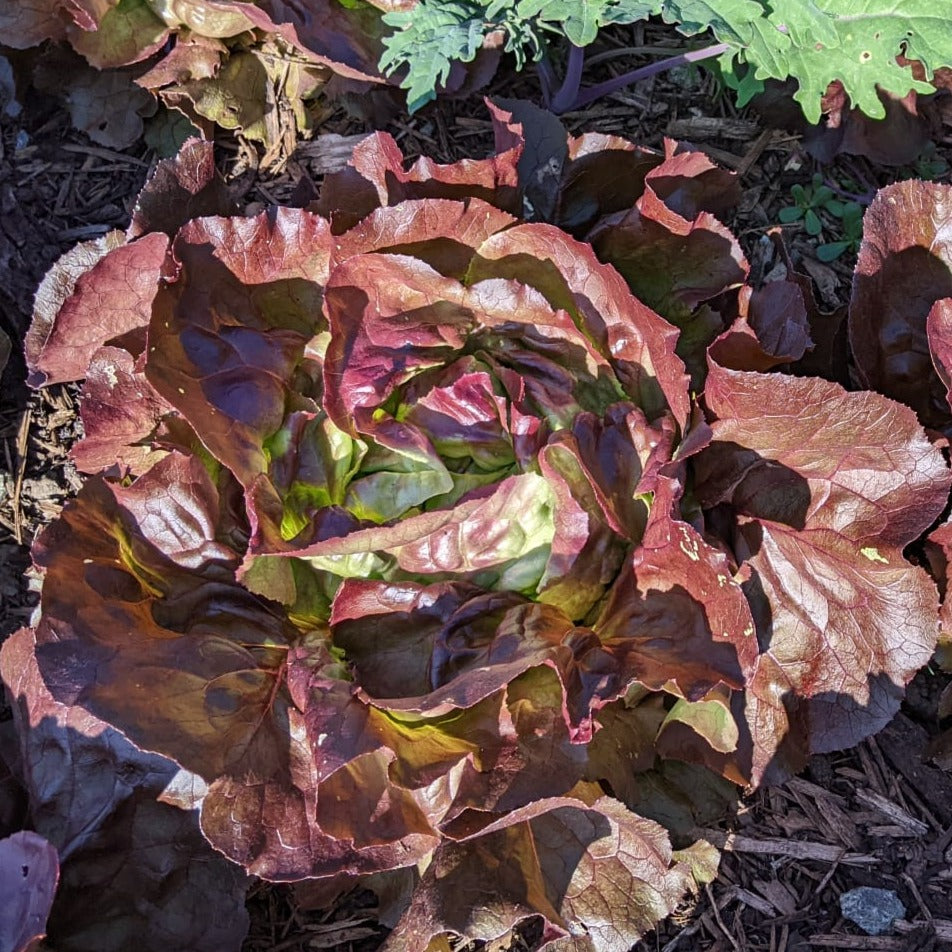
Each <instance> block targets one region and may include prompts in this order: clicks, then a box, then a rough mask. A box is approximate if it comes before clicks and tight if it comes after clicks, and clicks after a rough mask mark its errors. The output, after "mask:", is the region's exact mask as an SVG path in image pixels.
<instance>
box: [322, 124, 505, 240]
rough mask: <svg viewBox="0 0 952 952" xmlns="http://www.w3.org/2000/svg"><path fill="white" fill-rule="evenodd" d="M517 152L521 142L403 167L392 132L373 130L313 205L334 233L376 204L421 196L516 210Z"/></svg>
mask: <svg viewBox="0 0 952 952" xmlns="http://www.w3.org/2000/svg"><path fill="white" fill-rule="evenodd" d="M520 153H521V146H514V147H512V148H510V149H508V150H507V151H505V152H502V153H501V154H499V155H495V156H492V157H491V158H488V159H461V160H460V161H459V162H454V163H453V164H451V165H440V164H438V163H436V162H434V161H433V160H432V159H428V158H425V157H424V158H419V159H417V160H416V162H414V163H413V165H412V166H411V167H410V168H409V169H408V170H405V169H404V158H403V153H402V152H401V151H400V147H399V146H398V145H397V143H396V142H395V141H394V139H393V138H392V137H391V136H389V135H388V134H386V133H382V132H378V133H376V134H375V135H372V136H368V137H367V138H366V139H364V140H363V141H362V142H359V143H358V144H357V146H356V147H355V149H354V154H353V156H352V158H351V160H350V164H349V166H348V168H346V169H345V170H344V171H342V172H336V173H334V174H332V175H329V176H328V177H327V178H326V179H325V181H324V185H323V188H322V189H321V195H320V198H319V200H318V201H317V203H316V205H315V208H314V210H315V211H317V212H320V213H321V214H322V215H324V216H325V217H327V218H331V219H332V221H333V225H334V232H335V234H340V233H341V232H344V231H346V230H347V229H349V228H351V227H353V226H354V225H355V224H357V222H359V221H360V220H361V219H362V218H365V217H366V216H367V215H369V214H370V213H371V212H372V211H373V210H374V209H375V208H380V207H386V206H388V205H397V204H399V203H400V202H404V201H407V200H411V199H420V198H445V199H446V198H448V199H454V200H466V199H470V198H478V199H481V200H482V201H484V202H487V203H489V204H490V205H495V206H496V207H497V208H500V209H502V210H503V211H507V212H512V213H514V214H519V213H520V212H521V211H522V201H521V198H520V195H519V191H518V186H519V175H518V172H517V168H516V166H517V163H518V161H519V155H520Z"/></svg>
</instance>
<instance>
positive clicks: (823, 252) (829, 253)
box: [816, 241, 850, 261]
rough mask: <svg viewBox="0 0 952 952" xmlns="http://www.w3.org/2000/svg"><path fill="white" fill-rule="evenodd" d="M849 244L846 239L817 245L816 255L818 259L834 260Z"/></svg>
mask: <svg viewBox="0 0 952 952" xmlns="http://www.w3.org/2000/svg"><path fill="white" fill-rule="evenodd" d="M849 246H850V242H848V241H833V242H830V244H828V245H818V246H817V249H816V256H817V258H819V259H820V261H835V260H836V259H837V258H839V256H840V255H841V254H843V252H844V251H846V249H847V248H849Z"/></svg>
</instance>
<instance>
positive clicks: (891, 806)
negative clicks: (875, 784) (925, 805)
mask: <svg viewBox="0 0 952 952" xmlns="http://www.w3.org/2000/svg"><path fill="white" fill-rule="evenodd" d="M856 799H857V800H859V802H860V803H863V804H865V805H866V806H868V807H872V808H873V809H874V810H876V811H877V812H878V813H881V814H882V815H883V816H884V817H887V818H888V819H890V820H892V821H893V823H894V824H896V826H898V827H900V828H902V829H904V830H906V831H907V835H909V836H925V835H926V833H928V832H929V824H928V823H923V822H922V820H917V819H916V818H915V817H914V816H911V815H910V814H909V813H907V812H906V811H905V810H903V808H902V807H900V806H898V805H897V804H895V803H893V802H892V800H890V799H889V798H888V797H884V796H883V795H882V794H880V793H876V791H875V790H867V789H866V788H864V787H857V788H856Z"/></svg>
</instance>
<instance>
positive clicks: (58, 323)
mask: <svg viewBox="0 0 952 952" xmlns="http://www.w3.org/2000/svg"><path fill="white" fill-rule="evenodd" d="M167 248H168V238H166V236H165V235H159V234H154V235H146V236H145V237H143V238H141V239H140V240H138V241H134V242H132V243H131V244H127V245H121V244H118V242H117V240H116V239H110V238H108V237H107V238H105V239H101V240H100V242H96V243H95V244H89V245H83V246H81V249H82V250H81V251H80V249H74V250H73V251H70V252H67V254H66V255H65V256H64V257H63V258H61V259H60V260H59V261H58V262H57V263H56V264H55V265H53V268H52V269H51V271H50V273H49V274H48V275H47V276H46V277H45V278H44V281H43V285H41V287H40V290H39V292H38V293H37V298H36V308H35V311H34V315H33V324H32V325H31V327H30V331H29V333H28V334H27V338H26V356H27V365H28V366H29V368H30V384H31V385H32V386H42V385H44V384H51V383H62V382H64V381H68V380H81V379H82V378H83V377H85V376H86V369H87V367H88V366H89V361H90V359H91V358H92V356H93V354H95V353H96V351H97V350H99V348H100V347H102V346H103V345H104V344H107V343H109V342H110V341H112V340H114V339H115V338H118V337H122V336H123V335H125V334H128V333H129V332H130V331H135V330H138V329H139V328H142V327H146V326H147V325H148V323H149V317H150V316H151V313H152V300H153V298H154V297H155V292H156V290H157V288H158V283H159V274H160V271H161V269H162V265H163V264H164V262H165V255H166V250H167Z"/></svg>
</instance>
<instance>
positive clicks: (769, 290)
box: [708, 281, 812, 371]
mask: <svg viewBox="0 0 952 952" xmlns="http://www.w3.org/2000/svg"><path fill="white" fill-rule="evenodd" d="M739 305H740V307H739V310H740V314H739V315H738V317H737V318H736V319H735V320H734V323H733V324H731V326H730V327H729V328H728V329H727V330H726V331H724V333H723V334H721V335H720V337H718V338H717V339H716V340H715V341H714V343H713V344H711V346H710V348H709V349H708V353H709V355H710V357H711V358H712V359H713V360H714V361H716V362H717V363H718V364H720V365H721V366H722V367H725V368H727V369H728V370H758V371H766V370H772V369H773V368H774V367H777V366H778V365H780V364H792V363H796V362H797V361H798V360H800V359H801V358H802V357H803V355H804V354H805V353H806V351H807V350H808V349H809V348H811V347H812V341H811V340H810V328H809V322H808V319H807V311H806V307H805V306H804V301H803V294H802V293H801V291H800V288H798V287H797V285H796V284H795V283H794V282H792V281H773V282H771V283H770V284H765V285H764V286H763V288H761V289H760V290H759V291H754V290H753V289H752V288H750V287H746V286H745V287H743V288H741V290H740V295H739Z"/></svg>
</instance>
